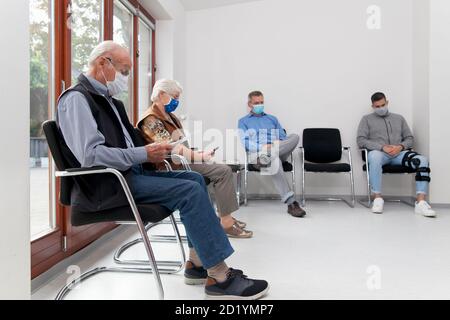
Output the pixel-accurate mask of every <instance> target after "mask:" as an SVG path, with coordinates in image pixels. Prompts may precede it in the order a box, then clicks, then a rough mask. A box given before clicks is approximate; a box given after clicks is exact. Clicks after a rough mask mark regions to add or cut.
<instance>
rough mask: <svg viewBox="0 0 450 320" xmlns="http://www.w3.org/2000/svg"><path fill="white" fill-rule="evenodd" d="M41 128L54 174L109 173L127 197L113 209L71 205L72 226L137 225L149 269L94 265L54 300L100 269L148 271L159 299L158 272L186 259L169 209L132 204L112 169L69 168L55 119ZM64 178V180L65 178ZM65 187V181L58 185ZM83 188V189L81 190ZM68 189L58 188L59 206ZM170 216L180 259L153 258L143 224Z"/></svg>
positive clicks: (123, 182) (65, 202)
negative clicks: (86, 209) (91, 209)
mask: <svg viewBox="0 0 450 320" xmlns="http://www.w3.org/2000/svg"><path fill="white" fill-rule="evenodd" d="M43 130H44V133H45V136H46V138H47V142H48V146H49V149H50V151H51V154H52V157H53V159H54V162H55V165H56V168H57V169H58V171H56V173H55V175H56V176H57V177H61V179H66V182H68V181H73V180H72V179H77V177H80V176H86V175H100V174H111V175H114V176H115V177H116V178H117V180H118V181H119V183H120V185H121V186H122V189H123V191H124V193H125V195H126V197H127V200H128V203H129V206H126V207H120V208H114V209H111V210H106V211H101V212H81V211H79V210H76V209H75V208H72V210H71V223H72V225H74V226H83V225H89V224H95V223H102V222H114V223H116V224H118V225H137V227H138V230H139V233H140V235H141V237H142V241H143V244H144V247H145V249H146V253H147V256H148V259H149V260H148V262H147V266H149V267H150V268H109V267H101V268H95V269H93V270H91V271H88V272H86V273H84V274H82V275H81V276H80V277H79V278H78V279H75V280H73V281H72V282H70V283H68V284H67V285H66V286H65V287H64V288H62V289H61V290H60V292H59V293H58V295H57V297H56V299H57V300H61V299H64V297H65V296H66V295H67V294H68V293H69V292H70V291H71V290H72V289H73V287H74V286H75V285H77V284H79V283H80V282H82V281H84V280H86V279H88V278H90V277H92V276H94V275H96V274H99V273H103V272H128V273H152V274H153V276H154V280H155V282H156V285H157V288H158V296H159V298H160V299H164V289H163V286H162V282H161V277H160V274H161V273H164V274H173V273H177V272H179V271H181V270H182V269H183V267H184V264H185V262H186V257H185V252H184V247H183V244H182V241H181V237H180V233H179V230H178V227H177V224H176V222H175V219H174V217H173V214H172V212H170V211H169V210H168V209H167V208H165V207H162V206H159V205H157V204H136V203H135V201H134V199H133V196H132V194H131V191H130V189H129V187H128V184H127V182H126V180H125V178H124V176H123V175H122V174H121V173H120V172H119V171H118V170H116V169H112V168H107V167H94V168H69V167H68V165H67V164H68V161H67V159H68V157H73V154H68V152H70V151H66V150H68V148H67V147H66V145H65V142H64V138H63V136H62V134H61V132H60V129H59V127H58V125H57V123H56V122H55V121H47V122H45V123H44V124H43ZM67 179H68V180H67ZM62 185H65V186H67V185H68V184H67V183H65V184H62ZM82 191H83V190H82ZM70 192H71V190H70V188H67V187H62V188H61V192H60V202H61V203H62V204H63V205H66V206H70V200H69V199H70ZM166 218H170V219H171V221H172V226H173V229H174V232H175V234H176V236H177V240H178V246H179V248H180V251H181V256H182V261H156V260H155V257H154V254H153V249H152V245H151V243H150V240H149V238H148V235H147V233H146V228H145V224H152V223H159V222H160V221H162V220H164V219H166ZM161 266H171V268H161Z"/></svg>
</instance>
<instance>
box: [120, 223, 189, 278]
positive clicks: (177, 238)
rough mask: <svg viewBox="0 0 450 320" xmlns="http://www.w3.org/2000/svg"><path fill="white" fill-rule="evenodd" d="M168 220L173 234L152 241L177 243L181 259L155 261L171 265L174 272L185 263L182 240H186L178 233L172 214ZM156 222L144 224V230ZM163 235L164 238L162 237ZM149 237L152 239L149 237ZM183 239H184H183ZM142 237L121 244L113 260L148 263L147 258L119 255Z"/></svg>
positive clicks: (121, 262)
mask: <svg viewBox="0 0 450 320" xmlns="http://www.w3.org/2000/svg"><path fill="white" fill-rule="evenodd" d="M170 221H171V224H172V227H173V231H174V234H175V236H158V238H157V240H152V241H153V242H166V243H173V242H175V243H177V245H178V246H179V249H180V257H181V260H179V261H157V264H158V266H171V267H174V268H173V269H170V270H173V272H174V273H177V272H180V271H181V270H182V269H183V268H184V265H185V264H186V253H185V251H184V247H183V242H186V241H187V237H184V238H183V237H182V236H181V234H180V230H179V228H178V224H177V223H176V220H175V218H174V217H173V216H170ZM155 225H157V224H150V225H148V226H146V231H149V230H150V229H151V228H152V227H154V226H155ZM164 237H165V238H164ZM150 239H152V238H151V237H150ZM183 240H185V241H183ZM141 242H142V238H139V239H136V240H133V241H130V242H128V243H126V244H124V245H123V246H121V247H120V248H119V249H118V250H117V251H116V253H115V254H114V262H115V263H117V264H122V265H148V260H122V259H121V258H120V257H121V256H122V254H123V253H124V252H125V251H126V250H128V249H129V248H131V247H133V246H134V245H136V244H138V243H141Z"/></svg>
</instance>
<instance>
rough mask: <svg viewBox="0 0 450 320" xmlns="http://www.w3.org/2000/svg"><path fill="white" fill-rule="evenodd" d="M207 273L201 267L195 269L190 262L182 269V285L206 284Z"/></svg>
mask: <svg viewBox="0 0 450 320" xmlns="http://www.w3.org/2000/svg"><path fill="white" fill-rule="evenodd" d="M207 278H208V272H207V271H206V269H205V268H203V267H196V266H195V265H194V264H193V263H192V262H191V261H187V262H186V267H185V268H184V283H186V284H188V285H200V284H204V283H205V282H206V279H207Z"/></svg>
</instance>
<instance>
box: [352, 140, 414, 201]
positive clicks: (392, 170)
mask: <svg viewBox="0 0 450 320" xmlns="http://www.w3.org/2000/svg"><path fill="white" fill-rule="evenodd" d="M410 151H413V150H410ZM361 154H362V159H363V161H364V164H363V171H364V172H365V173H366V181H367V202H366V201H364V200H362V199H361V200H359V201H358V202H359V203H360V204H362V205H363V206H365V207H367V208H370V207H371V205H372V197H371V193H372V192H371V190H370V176H369V170H368V168H369V150H367V149H361ZM383 174H385V175H411V174H414V175H415V174H416V170H414V169H412V168H408V167H405V166H401V165H400V166H393V165H385V166H383ZM384 200H385V201H386V202H400V203H404V204H407V205H408V206H411V207H414V206H415V203H414V201H413V200H411V201H408V200H405V199H401V198H392V197H385V198H384Z"/></svg>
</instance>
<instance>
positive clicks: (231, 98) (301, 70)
mask: <svg viewBox="0 0 450 320" xmlns="http://www.w3.org/2000/svg"><path fill="white" fill-rule="evenodd" d="M372 4H373V1H371V0H341V1H335V0H316V1H311V0H264V1H257V2H252V3H247V4H238V5H233V6H227V7H221V8H214V9H207V10H198V11H189V12H187V14H186V40H187V41H186V59H185V60H184V61H185V65H186V81H185V83H184V84H185V89H186V94H185V101H186V105H187V108H188V113H189V115H190V117H191V120H196V119H197V120H198V119H203V120H204V124H203V125H204V129H208V128H218V129H220V130H225V129H227V128H236V126H237V120H238V119H239V118H240V117H242V116H244V115H245V113H246V96H247V94H248V92H250V91H251V90H255V89H259V90H262V91H263V92H265V95H266V107H267V112H269V113H272V114H275V115H276V116H277V117H278V118H279V120H280V121H281V123H282V124H283V125H284V126H285V127H286V129H287V130H288V131H289V132H297V133H301V131H302V130H303V129H304V128H306V127H337V128H340V129H341V132H342V136H343V143H344V144H345V145H350V146H351V147H352V148H353V151H354V158H355V159H356V167H355V168H356V170H355V172H356V186H357V193H359V194H363V193H364V192H365V180H364V178H363V174H362V170H361V169H360V168H361V167H360V165H361V159H360V155H359V152H358V151H357V147H356V141H355V140H356V131H357V126H358V123H359V120H360V119H361V117H362V116H363V115H364V114H366V113H368V112H371V110H370V95H371V94H372V93H373V92H375V91H378V90H383V91H386V93H387V94H388V95H389V98H390V101H391V110H392V111H393V112H397V113H401V114H403V115H404V116H405V117H406V119H407V120H408V121H409V123H410V124H412V119H413V109H412V85H413V82H412V67H411V66H412V63H413V56H412V50H411V48H412V46H413V42H412V20H413V14H412V2H411V1H409V0H397V1H389V0H379V1H377V4H378V5H379V6H380V7H381V8H382V29H381V30H377V31H373V30H372V31H370V30H368V28H367V25H366V20H367V18H368V16H367V13H366V10H367V8H368V6H369V5H372ZM307 179H308V185H309V186H310V187H309V193H320V194H327V193H330V194H331V193H338V194H339V193H341V194H348V193H349V190H348V187H347V184H346V183H347V180H346V179H343V177H341V178H338V177H328V178H327V179H328V180H324V179H321V180H320V181H319V179H317V178H312V177H311V178H307ZM386 180H388V181H389V183H387V184H386V186H385V191H386V193H394V194H399V192H398V190H402V192H401V194H405V195H406V194H411V191H412V189H411V186H412V185H411V181H410V179H408V178H403V179H402V178H400V179H398V178H397V179H396V178H393V177H387V178H386ZM298 182H300V181H298ZM253 185H256V184H253ZM258 185H259V188H258V189H253V190H251V191H250V192H252V191H253V192H267V193H275V192H274V189H273V188H264V189H262V187H261V186H262V184H258ZM325 185H326V186H327V187H325Z"/></svg>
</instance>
